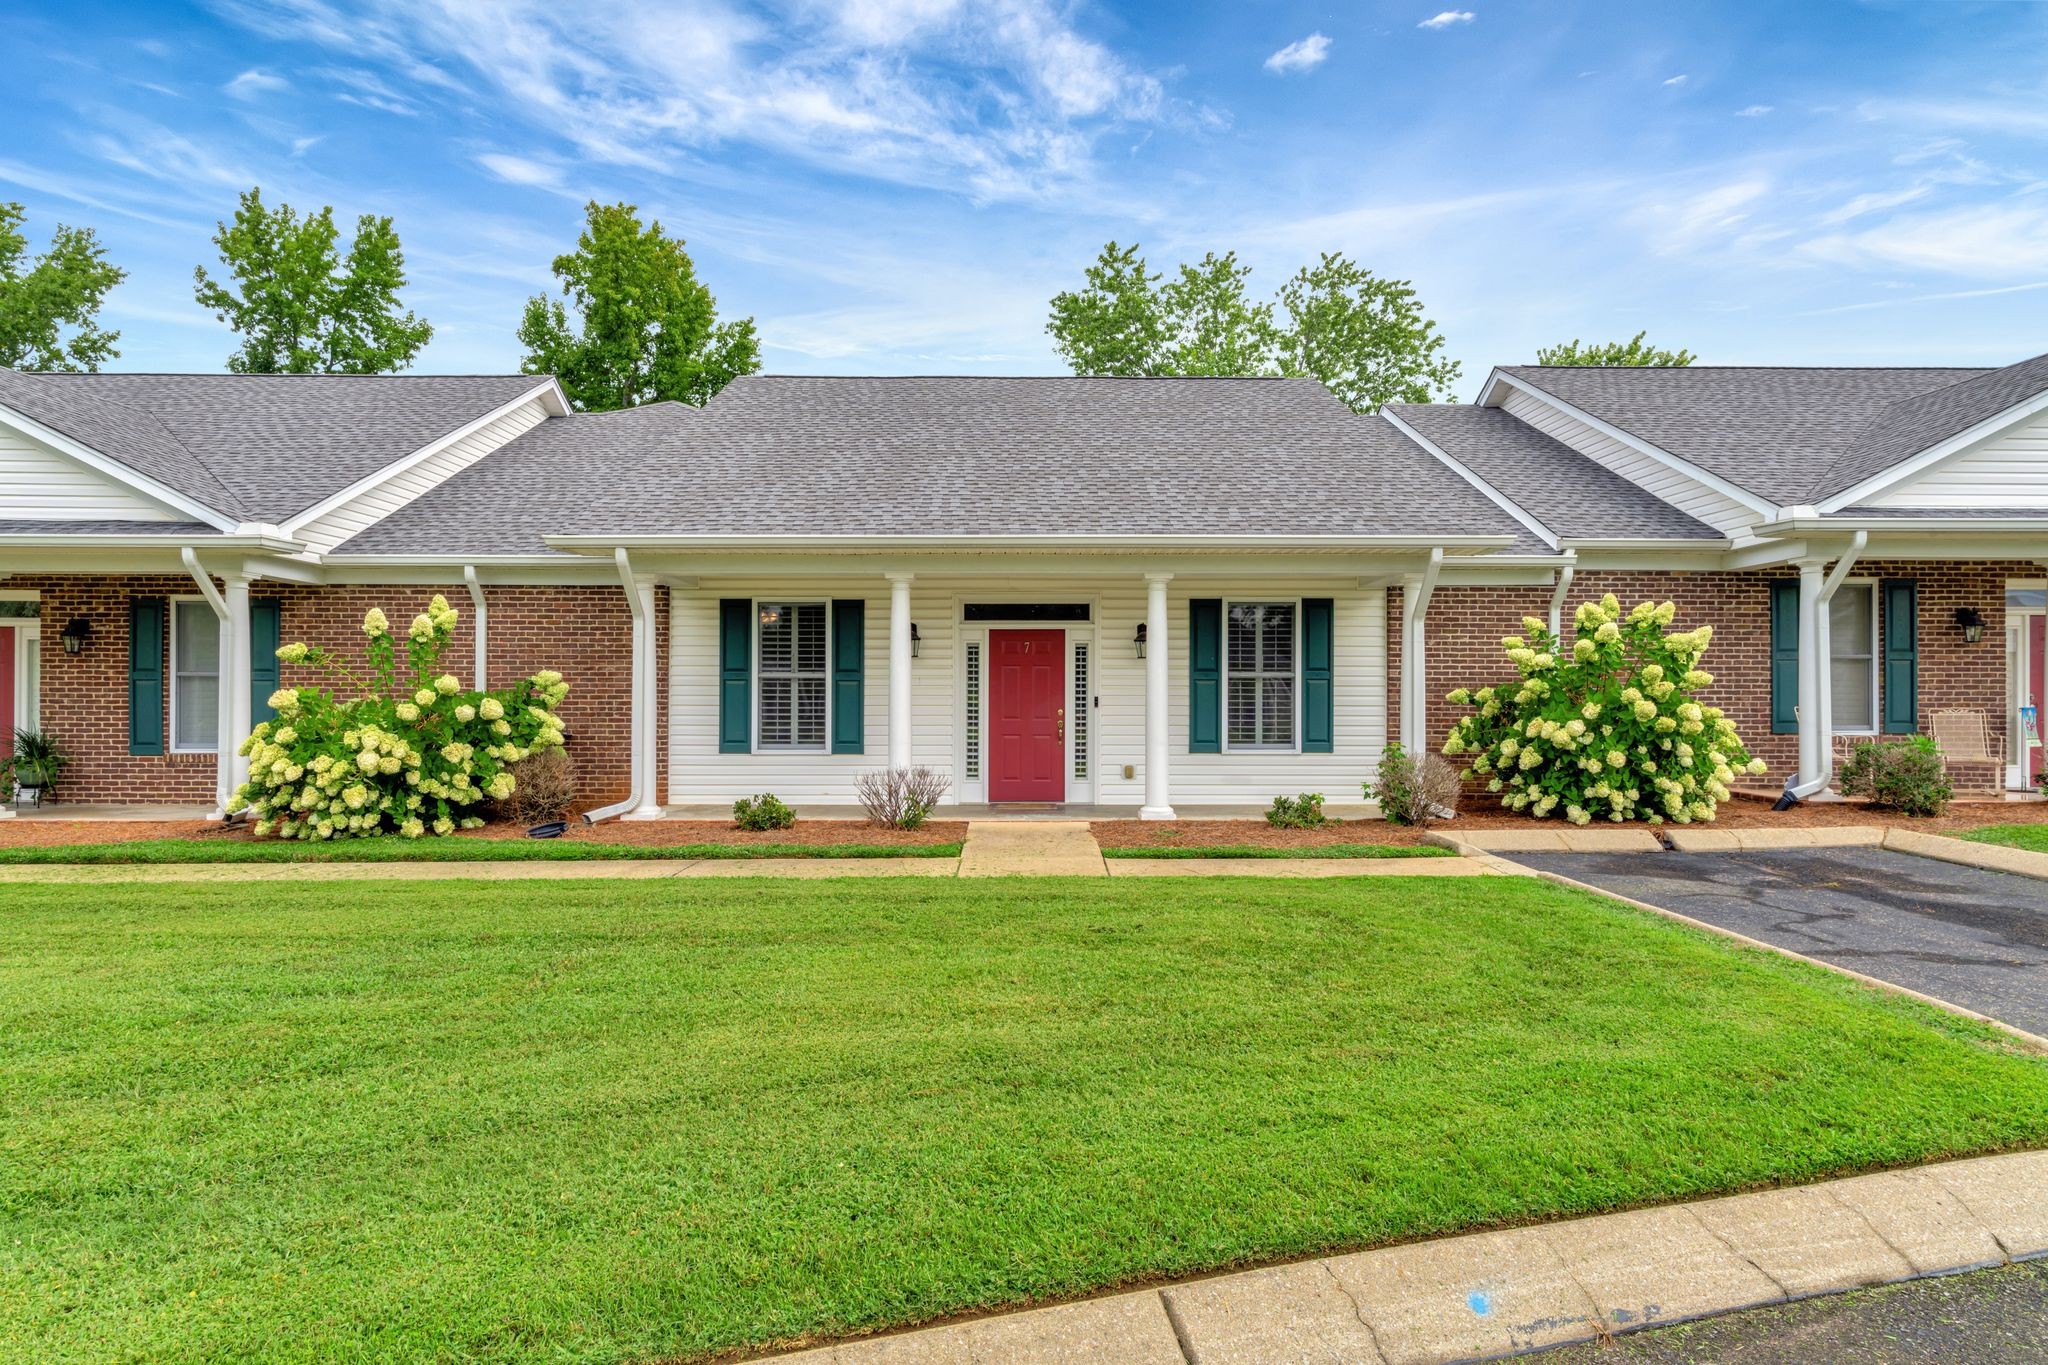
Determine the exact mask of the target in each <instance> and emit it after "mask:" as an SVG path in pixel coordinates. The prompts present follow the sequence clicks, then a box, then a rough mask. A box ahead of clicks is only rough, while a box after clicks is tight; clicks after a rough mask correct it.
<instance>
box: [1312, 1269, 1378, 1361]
mask: <svg viewBox="0 0 2048 1365" xmlns="http://www.w3.org/2000/svg"><path fill="white" fill-rule="evenodd" d="M1316 1264H1317V1265H1319V1266H1321V1267H1322V1268H1323V1273H1324V1274H1325V1275H1328V1276H1329V1277H1330V1283H1331V1284H1334V1285H1336V1286H1337V1292H1338V1293H1339V1294H1342V1295H1343V1296H1344V1298H1345V1301H1346V1302H1348V1303H1349V1304H1350V1305H1351V1316H1352V1317H1354V1318H1357V1319H1358V1325H1359V1326H1360V1327H1363V1328H1364V1329H1365V1335H1366V1338H1367V1339H1368V1340H1370V1341H1371V1342H1372V1353H1373V1354H1374V1355H1376V1356H1378V1357H1379V1358H1380V1365H1391V1362H1389V1361H1388V1360H1387V1353H1386V1350H1385V1349H1384V1348H1383V1347H1381V1345H1380V1334H1379V1331H1378V1329H1376V1328H1375V1327H1374V1326H1373V1325H1372V1323H1371V1322H1369V1321H1368V1320H1367V1319H1366V1316H1365V1308H1364V1307H1363V1306H1362V1305H1361V1304H1360V1303H1359V1302H1358V1296H1357V1295H1356V1294H1353V1293H1352V1292H1351V1288H1350V1286H1349V1285H1347V1284H1345V1283H1344V1281H1342V1280H1340V1279H1338V1278H1337V1272H1336V1271H1334V1270H1332V1269H1331V1268H1330V1263H1329V1262H1328V1261H1317V1262H1316Z"/></svg>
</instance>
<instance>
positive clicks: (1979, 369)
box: [1500, 356, 2033, 382]
mask: <svg viewBox="0 0 2048 1365" xmlns="http://www.w3.org/2000/svg"><path fill="white" fill-rule="evenodd" d="M2032 358H2033V357H2031V356H2029V357H2028V359H2032ZM2013 363H2014V364H2024V363H2025V361H2015V362H2013ZM1500 368H1501V369H1503V370H1559V371H1563V370H1689V371H1693V372H1695V373H1696V372H1698V371H1700V370H1784V371H1790V372H1792V373H1796V374H1811V373H1813V372H1814V371H1815V370H1868V371H1870V372H1871V373H1873V374H1876V373H1879V372H1889V373H1894V374H1895V373H1897V372H1898V371H1900V370H1952V371H1955V372H1956V373H1958V374H1960V373H1962V372H1964V371H1969V372H1970V373H1971V374H1972V375H1985V374H1996V373H1997V372H1998V371H1999V370H2002V369H2006V368H2009V367H2007V366H2004V365H1503V366H1501V367H1500ZM1959 382H1960V381H1959Z"/></svg>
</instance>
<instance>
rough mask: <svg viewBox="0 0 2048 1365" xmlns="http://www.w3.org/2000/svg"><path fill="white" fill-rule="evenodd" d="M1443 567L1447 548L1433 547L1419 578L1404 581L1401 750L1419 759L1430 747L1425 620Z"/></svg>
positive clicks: (1402, 597)
mask: <svg viewBox="0 0 2048 1365" xmlns="http://www.w3.org/2000/svg"><path fill="white" fill-rule="evenodd" d="M1443 567H1444V547H1443V546H1441V545H1438V546H1435V547H1433V548H1432V549H1431V550H1430V552H1429V564H1428V566H1427V567H1426V568H1425V569H1423V571H1422V574H1421V576H1420V577H1419V578H1416V579H1414V580H1411V581H1408V582H1405V583H1404V584H1403V590H1402V593H1401V747H1402V748H1404V749H1406V750H1407V751H1408V753H1409V754H1410V756H1412V757H1415V758H1417V759H1419V758H1420V757H1421V755H1422V753H1423V752H1424V750H1426V749H1427V748H1428V746H1429V697H1428V695H1427V692H1428V688H1429V669H1428V666H1427V664H1426V661H1425V659H1424V657H1423V652H1424V650H1425V649H1426V648H1427V644H1426V641H1425V634H1424V631H1423V618H1424V617H1425V616H1426V615H1427V614H1428V612H1429V600H1430V598H1432V597H1434V596H1435V595H1436V580H1437V576H1438V574H1440V573H1441V572H1442V571H1443Z"/></svg>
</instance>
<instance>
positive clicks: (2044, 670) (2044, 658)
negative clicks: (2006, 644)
mask: <svg viewBox="0 0 2048 1365" xmlns="http://www.w3.org/2000/svg"><path fill="white" fill-rule="evenodd" d="M2026 632H2027V634H2026V639H2025V640H2024V641H2022V643H2021V647H2022V648H2024V649H2025V650H2026V652H2027V666H2026V669H2025V670H2024V671H2025V673H2026V675H2027V690H2026V691H2025V692H2024V693H2022V694H2021V696H2020V705H2021V706H2031V707H2033V708H2034V733H2035V734H2036V735H2038V736H2040V737H2041V739H2042V741H2043V742H2044V744H2048V714H2044V713H2043V709H2042V708H2043V706H2044V704H2048V685H2044V684H2048V616H2029V617H2027V618H2026ZM2021 742H2022V743H2025V740H2024V738H2023V739H2022V741H2021ZM2020 766H2021V772H2020V776H2021V777H2022V778H2024V779H2025V780H2026V785H2027V787H2028V788H2029V789H2031V788H2032V787H2033V785H2034V783H2036V782H2038V781H2040V780H2041V774H2042V773H2044V772H2048V747H2041V746H2038V745H2037V746H2030V747H2028V748H2027V749H2025V750H2023V751H2022V756H2021V759H2020Z"/></svg>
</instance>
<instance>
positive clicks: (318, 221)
mask: <svg viewBox="0 0 2048 1365" xmlns="http://www.w3.org/2000/svg"><path fill="white" fill-rule="evenodd" d="M218 227H219V230H218V231H217V232H215V233H214V236H213V242H214V245H215V246H217V247H219V248H220V260H221V264H222V265H223V266H225V267H226V268H227V272H228V274H229V276H230V277H231V278H232V283H233V284H234V285H235V286H236V288H235V289H230V288H229V287H227V286H226V285H223V284H221V283H219V282H218V281H216V280H215V279H214V278H213V277H212V276H211V275H208V274H207V273H206V267H205V266H200V267H199V268H198V269H196V270H194V271H193V272H192V278H193V284H194V291H193V292H194V293H195V295H196V296H197V297H198V299H199V302H200V304H201V305H202V306H204V307H206V308H209V309H211V310H212V311H213V315H214V316H215V317H217V318H219V319H220V320H221V321H222V322H225V323H226V324H228V326H229V327H231V328H233V329H234V330H235V331H237V332H239V333H241V336H242V345H241V347H240V349H238V350H237V351H236V352H235V353H234V354H233V355H231V356H229V357H228V369H229V370H230V371H232V372H233V373H235V374H384V373H388V372H389V371H392V370H402V369H404V368H405V367H406V366H408V365H410V364H412V362H413V358H414V357H415V356H417V355H418V354H419V351H420V348H421V347H422V346H425V345H426V344H427V339H428V338H429V337H431V336H433V334H434V329H433V328H432V327H431V326H429V325H428V324H427V323H426V322H425V321H423V320H421V319H420V318H417V317H415V316H413V314H411V313H401V312H399V304H398V291H399V290H401V289H403V288H404V287H405V253H404V252H403V251H401V250H400V249H399V245H398V234H397V233H396V232H395V231H393V230H392V227H391V220H390V219H389V218H379V217H376V216H375V215H372V214H367V213H366V214H364V215H363V216H362V217H360V218H358V219H356V235H355V240H354V241H353V242H351V243H350V244H349V249H348V255H347V257H346V258H343V257H342V256H341V255H340V254H339V252H338V251H337V249H336V241H337V239H338V238H339V236H340V233H339V231H338V230H337V229H336V228H335V226H334V210H333V208H331V207H328V208H323V209H321V210H320V212H318V213H309V214H307V215H306V216H305V217H304V218H301V217H300V216H299V215H298V214H297V213H295V212H294V211H293V210H292V207H291V205H289V204H279V205H278V206H277V207H276V208H275V209H271V208H266V207H265V206H264V203H263V192H262V190H261V189H252V190H250V191H248V192H247V193H245V194H244V195H242V198H241V202H240V204H239V205H238V206H237V207H236V209H235V221H234V224H233V225H232V226H230V225H229V224H226V223H221V224H219V225H218ZM237 290H239V292H237Z"/></svg>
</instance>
